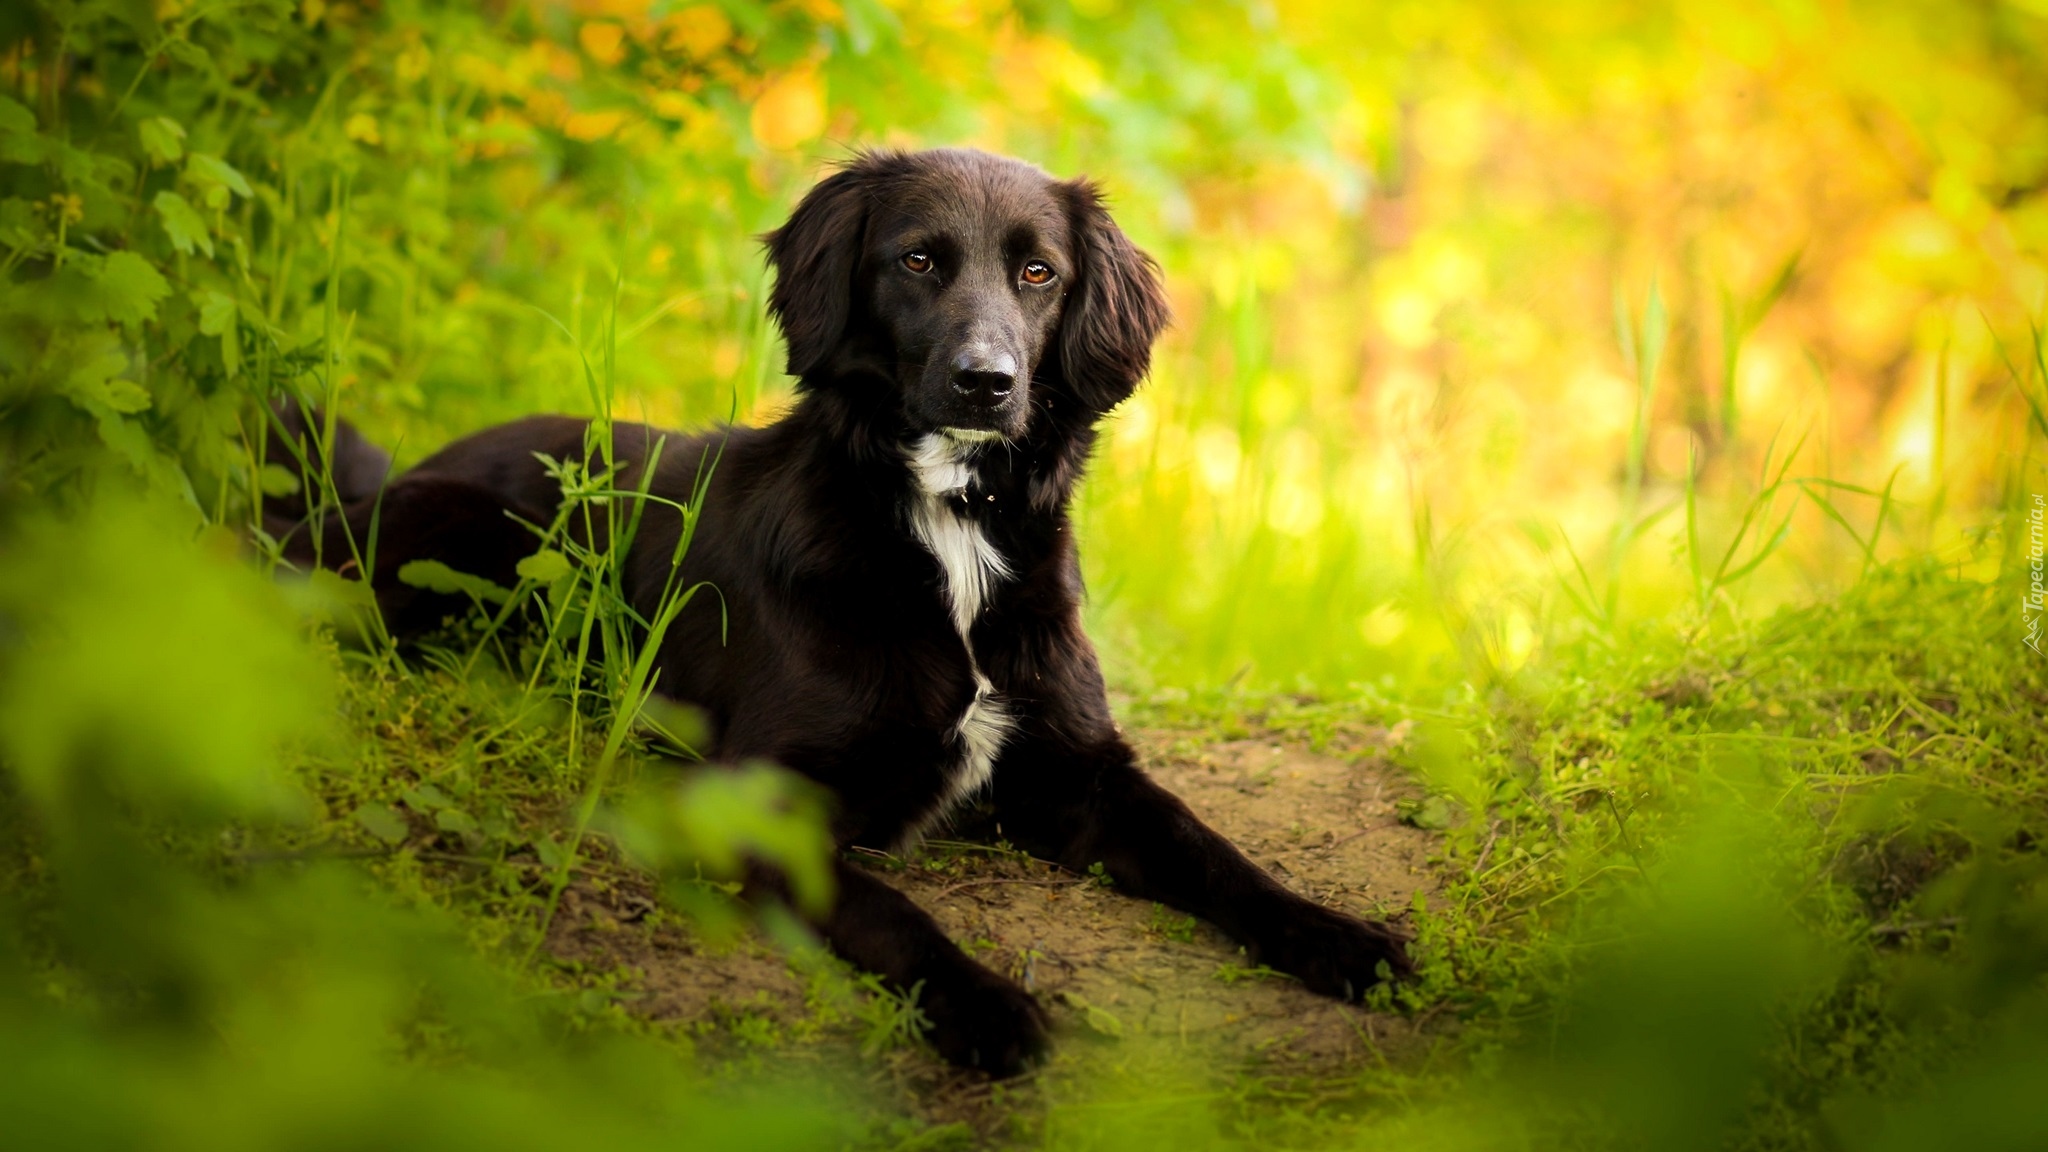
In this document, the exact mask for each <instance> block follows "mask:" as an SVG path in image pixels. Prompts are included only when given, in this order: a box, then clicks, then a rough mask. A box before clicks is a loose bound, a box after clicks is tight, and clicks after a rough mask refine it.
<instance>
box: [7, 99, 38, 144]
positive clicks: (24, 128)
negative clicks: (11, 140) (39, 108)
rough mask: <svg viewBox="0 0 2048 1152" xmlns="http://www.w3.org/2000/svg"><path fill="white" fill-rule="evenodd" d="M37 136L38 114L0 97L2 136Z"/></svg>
mask: <svg viewBox="0 0 2048 1152" xmlns="http://www.w3.org/2000/svg"><path fill="white" fill-rule="evenodd" d="M35 134H36V114H35V113H33V112H31V111H29V110H28V109H27V108H25V107H23V106H22V105H20V104H18V103H16V102H15V101H13V100H10V99H8V98H7V97H5V96H0V136H33V135H35Z"/></svg>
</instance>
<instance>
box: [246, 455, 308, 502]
mask: <svg viewBox="0 0 2048 1152" xmlns="http://www.w3.org/2000/svg"><path fill="white" fill-rule="evenodd" d="M256 486H257V487H258V488H261V489H262V490H263V494H264V495H265V496H290V495H291V494H293V493H294V492H297V491H298V490H299V478H298V477H297V476H294V475H292V471H291V469H289V468H286V467H285V466H284V465H282V464H279V463H276V462H274V461H273V462H272V463H269V464H265V465H264V466H263V469H262V471H260V472H258V473H256Z"/></svg>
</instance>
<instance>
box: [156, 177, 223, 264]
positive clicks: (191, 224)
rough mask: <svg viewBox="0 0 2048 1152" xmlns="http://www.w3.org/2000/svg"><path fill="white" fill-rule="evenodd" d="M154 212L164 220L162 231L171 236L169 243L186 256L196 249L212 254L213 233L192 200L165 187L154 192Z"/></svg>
mask: <svg viewBox="0 0 2048 1152" xmlns="http://www.w3.org/2000/svg"><path fill="white" fill-rule="evenodd" d="M152 203H154V204H155V205H156V214H157V215H158V216H159V217H160V218H162V220H163V222H164V232H165V233H166V234H168V235H169V236H170V238H171V244H172V246H173V247H175V248H177V250H178V251H180V252H183V253H184V254H186V255H187V256H190V255H191V254H192V251H193V249H195V248H196V249H198V250H199V251H202V252H204V253H206V254H207V255H208V256H211V255H213V235H212V233H211V231H210V230H209V229H208V228H207V227H206V218H205V217H204V216H201V215H200V214H199V210H198V209H197V208H194V207H192V202H191V201H190V200H187V199H185V198H184V197H183V196H180V195H178V194H177V193H176V192H172V191H170V190H169V189H165V190H164V191H162V192H159V193H157V194H156V199H155V200H154V201H152Z"/></svg>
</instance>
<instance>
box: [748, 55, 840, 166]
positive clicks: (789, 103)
mask: <svg viewBox="0 0 2048 1152" xmlns="http://www.w3.org/2000/svg"><path fill="white" fill-rule="evenodd" d="M747 124H748V127H750V128H751V129H752V130H753V133H754V139H756V140H759V141H760V142H761V144H762V145H763V146H764V147H767V148H773V149H776V150H777V151H787V150H789V149H791V148H795V147H797V146H798V145H801V144H805V143H808V142H809V141H812V140H815V139H817V138H818V134H819V133H821V132H823V131H824V130H825V82H824V79H823V78H822V77H821V76H819V74H818V72H817V70H816V69H815V68H810V67H798V68H793V69H791V70H789V71H787V72H784V73H783V74H781V75H780V76H777V77H775V78H774V79H772V80H770V81H769V82H768V86H767V87H766V88H764V89H762V90H761V94H760V95H759V96H757V97H755V98H754V110H753V112H752V114H751V115H750V116H749V117H748V120H747Z"/></svg>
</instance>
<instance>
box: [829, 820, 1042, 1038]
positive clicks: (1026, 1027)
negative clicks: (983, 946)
mask: <svg viewBox="0 0 2048 1152" xmlns="http://www.w3.org/2000/svg"><path fill="white" fill-rule="evenodd" d="M833 876H834V879H835V881H836V882H837V885H838V894H837V896H836V897H835V898H834V901H833V905H832V911H831V913H830V914H829V915H827V916H825V917H824V918H823V919H821V920H819V921H817V922H816V927H817V929H818V931H819V932H820V933H821V934H822V935H823V936H824V937H825V941H826V943H828V944H830V945H831V946H832V950H833V951H834V952H837V953H838V954H839V955H840V956H841V957H843V958H845V959H846V960H847V961H848V962H849V963H851V964H853V965H854V966H855V967H858V968H863V969H866V970H867V971H869V972H873V973H876V974H877V975H879V976H881V977H882V978H883V979H884V980H885V981H887V982H888V983H889V984H890V985H891V986H892V987H893V988H895V989H896V990H897V991H899V992H904V993H909V992H911V991H912V990H915V992H916V996H917V1006H918V1008H919V1009H920V1010H922V1011H923V1013H924V1016H925V1019H926V1020H928V1021H930V1022H931V1028H930V1031H928V1032H927V1033H926V1039H928V1040H929V1041H930V1042H931V1045H932V1047H934V1048H936V1049H938V1052H939V1055H941V1056H944V1057H945V1058H946V1059H948V1060H950V1061H952V1062H953V1063H955V1064H959V1065H963V1066H965V1067H969V1068H980V1069H982V1070H983V1071H986V1072H988V1073H990V1074H991V1075H995V1076H1011V1075H1014V1074H1016V1073H1018V1072H1021V1071H1023V1070H1024V1069H1025V1068H1027V1067H1029V1066H1030V1065H1032V1064H1034V1063H1036V1062H1037V1060H1038V1058H1039V1057H1040V1056H1041V1055H1043V1054H1044V1052H1045V1049H1046V1030H1047V1028H1048V1026H1049V1021H1048V1019H1047V1017H1046V1013H1045V1009H1044V1008H1042V1007H1041V1006H1040V1005H1039V1003H1038V1001H1037V1000H1035V999H1033V998H1032V996H1031V993H1029V992H1026V991H1025V990H1024V989H1023V988H1020V987H1018V986H1017V984H1016V983H1014V982H1013V981H1010V980H1007V979H1005V978H1004V977H1002V976H1000V975H997V974H996V973H994V972H991V971H989V970H988V969H987V968H984V967H983V966H981V965H980V964H977V963H975V962H974V961H973V960H971V959H969V958H968V956H967V954H966V953H964V952H962V951H961V950H960V949H959V947H958V946H957V945H955V944H954V943H953V942H952V941H951V940H949V939H947V937H946V934H945V933H944V932H942V931H940V929H939V926H938V924H937V922H935V921H934V920H933V919H932V918H931V916H930V915H928V914H927V913H926V912H925V910H924V909H922V908H919V907H918V906H917V905H916V904H915V903H913V902H912V901H911V899H910V898H909V897H908V896H905V895H904V894H903V893H901V892H898V891H897V890H896V889H894V888H891V887H890V886H889V885H887V884H885V883H883V882H882V881H881V880H880V879H878V878H877V877H875V876H872V875H870V874H868V873H867V872H864V871H862V870H861V869H859V868H857V867H854V866H853V865H851V864H848V863H846V862H845V861H843V860H842V861H839V862H838V863H837V865H836V866H835V869H834V873H833Z"/></svg>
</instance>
